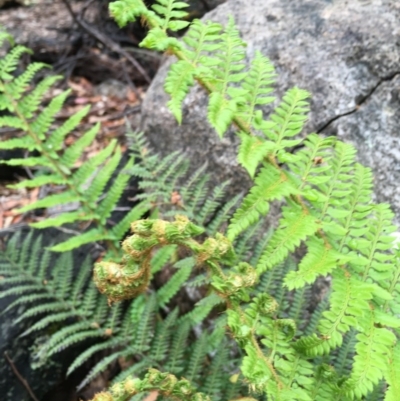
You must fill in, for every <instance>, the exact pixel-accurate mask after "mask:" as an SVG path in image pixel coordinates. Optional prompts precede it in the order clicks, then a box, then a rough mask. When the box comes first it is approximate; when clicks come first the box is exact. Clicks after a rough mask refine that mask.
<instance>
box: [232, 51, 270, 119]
mask: <svg viewBox="0 0 400 401" xmlns="http://www.w3.org/2000/svg"><path fill="white" fill-rule="evenodd" d="M274 78H275V73H274V67H273V65H272V63H271V61H270V60H269V59H268V58H266V57H264V56H263V55H262V54H261V53H260V52H259V51H257V52H256V53H255V56H254V58H253V60H252V62H251V66H250V70H249V72H248V74H247V75H246V77H245V78H244V80H243V83H242V88H243V89H244V90H245V91H246V95H245V99H246V107H243V118H244V120H245V121H246V123H247V125H248V126H252V125H253V120H254V119H255V117H256V111H257V109H256V107H257V106H265V105H266V104H269V103H271V102H273V101H274V97H272V96H270V94H271V93H272V91H273V89H272V88H271V85H272V84H273V83H274V82H275V79H274ZM239 110H240V109H239Z"/></svg>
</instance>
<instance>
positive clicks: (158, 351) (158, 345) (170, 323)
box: [150, 308, 178, 361]
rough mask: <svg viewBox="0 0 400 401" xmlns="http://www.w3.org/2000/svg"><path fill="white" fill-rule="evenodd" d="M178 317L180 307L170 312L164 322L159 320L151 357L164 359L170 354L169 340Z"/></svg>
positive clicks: (156, 359)
mask: <svg viewBox="0 0 400 401" xmlns="http://www.w3.org/2000/svg"><path fill="white" fill-rule="evenodd" d="M177 318H178V309H177V308H175V309H174V310H173V311H172V312H170V313H169V314H168V316H167V318H166V319H165V320H164V321H163V322H159V323H158V325H157V328H156V333H155V336H154V341H153V344H152V346H151V350H150V358H151V359H153V360H154V361H162V360H164V359H165V358H166V356H167V355H168V349H169V340H170V338H171V336H172V330H173V328H174V325H175V323H176V321H177Z"/></svg>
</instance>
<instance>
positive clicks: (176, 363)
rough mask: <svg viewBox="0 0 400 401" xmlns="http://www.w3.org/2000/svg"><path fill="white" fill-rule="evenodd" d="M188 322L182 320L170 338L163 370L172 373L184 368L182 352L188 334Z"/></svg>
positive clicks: (183, 351)
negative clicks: (170, 341) (170, 342)
mask: <svg viewBox="0 0 400 401" xmlns="http://www.w3.org/2000/svg"><path fill="white" fill-rule="evenodd" d="M189 331H190V324H189V322H187V321H186V322H183V323H182V324H181V325H180V326H179V327H178V329H177V331H176V333H175V335H174V336H173V339H172V345H171V348H170V353H169V355H168V360H167V362H166V365H165V370H166V371H167V372H171V373H173V374H177V373H180V372H182V370H183V368H184V363H183V362H184V359H183V358H184V353H185V346H186V344H187V339H188V336H189Z"/></svg>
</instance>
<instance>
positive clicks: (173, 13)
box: [151, 0, 189, 31]
mask: <svg viewBox="0 0 400 401" xmlns="http://www.w3.org/2000/svg"><path fill="white" fill-rule="evenodd" d="M187 7H189V5H188V4H187V3H185V2H183V1H177V0H157V2H156V4H153V5H152V7H151V8H152V9H153V10H154V11H156V12H157V13H158V14H159V15H160V16H161V18H162V24H161V28H162V29H163V30H167V29H170V30H171V31H179V30H180V29H183V28H186V27H187V26H188V25H189V22H187V21H182V19H184V18H185V17H186V16H187V15H188V13H187V12H186V11H183V9H184V8H187Z"/></svg>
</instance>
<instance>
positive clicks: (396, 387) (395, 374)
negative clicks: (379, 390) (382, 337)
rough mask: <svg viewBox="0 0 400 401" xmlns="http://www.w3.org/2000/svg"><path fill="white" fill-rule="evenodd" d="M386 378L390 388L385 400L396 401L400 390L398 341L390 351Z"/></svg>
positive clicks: (399, 348)
mask: <svg viewBox="0 0 400 401" xmlns="http://www.w3.org/2000/svg"><path fill="white" fill-rule="evenodd" d="M385 379H386V381H387V383H388V384H389V388H388V390H387V391H386V394H385V401H395V400H396V398H397V397H398V394H400V393H399V391H400V344H399V343H397V344H396V345H395V346H394V347H393V348H392V349H391V350H390V353H389V360H388V368H387V371H386V372H385Z"/></svg>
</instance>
